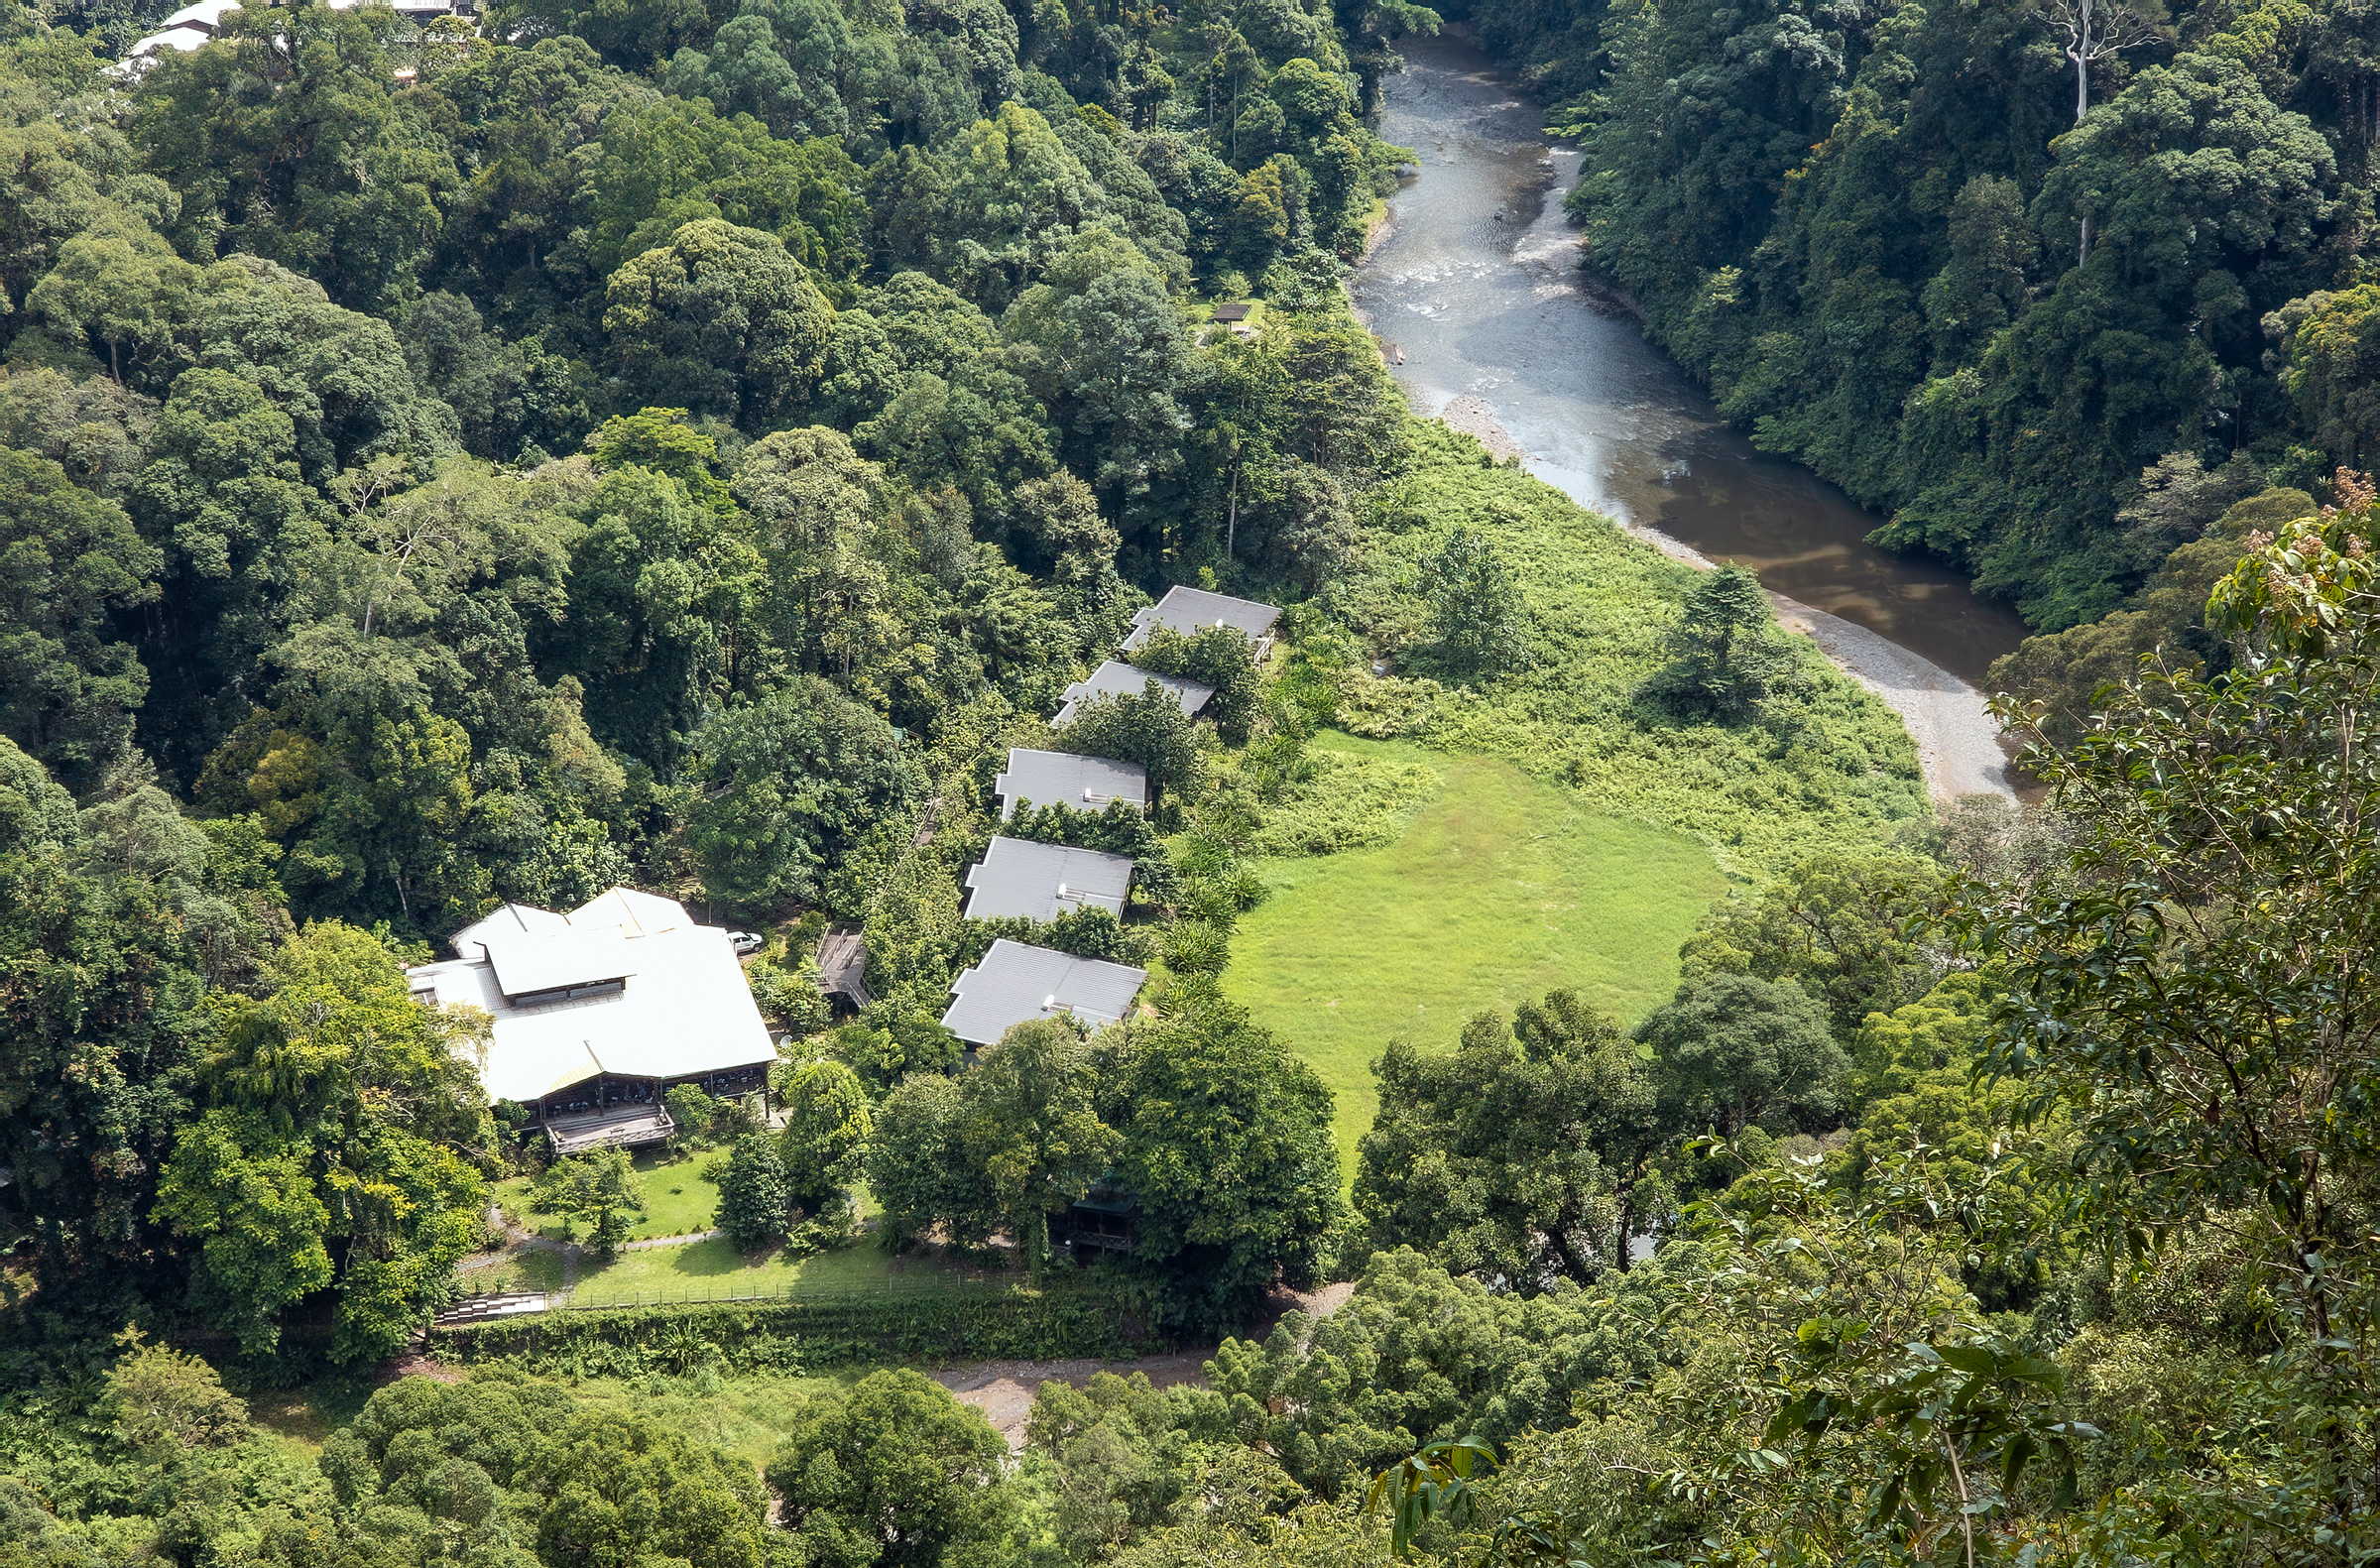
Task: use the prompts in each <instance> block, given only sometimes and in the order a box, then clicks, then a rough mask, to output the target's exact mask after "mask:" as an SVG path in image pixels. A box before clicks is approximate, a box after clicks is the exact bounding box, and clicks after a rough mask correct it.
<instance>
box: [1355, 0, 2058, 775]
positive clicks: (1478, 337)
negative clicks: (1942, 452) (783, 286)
mask: <svg viewBox="0 0 2380 1568" xmlns="http://www.w3.org/2000/svg"><path fill="white" fill-rule="evenodd" d="M1400 48H1401V49H1402V50H1403V53H1404V55H1405V58H1406V61H1407V63H1406V68H1405V70H1404V72H1403V73H1402V74H1400V75H1397V76H1394V77H1391V78H1390V79H1389V80H1388V82H1387V85H1386V108H1385V112H1384V114H1383V117H1382V124H1381V126H1380V134H1381V135H1382V136H1384V137H1385V138H1386V139H1387V140H1389V141H1390V142H1393V143H1396V144H1398V145H1400V146H1404V147H1410V148H1413V149H1414V150H1415V151H1416V152H1417V153H1418V154H1419V155H1420V159H1421V172H1420V173H1419V174H1418V175H1416V176H1413V177H1410V178H1409V179H1408V180H1407V181H1405V184H1404V186H1403V188H1402V189H1401V190H1400V191H1399V192H1398V193H1397V195H1396V196H1395V198H1394V199H1393V200H1392V201H1391V202H1390V205H1389V216H1388V223H1387V226H1386V228H1385V230H1384V231H1383V232H1382V234H1381V235H1380V237H1379V238H1378V239H1377V241H1376V243H1375V244H1374V245H1373V247H1372V250H1371V252H1370V254H1369V255H1368V257H1367V259H1366V261H1365V263H1364V265H1363V266H1362V267H1361V268H1359V269H1358V270H1357V273H1356V275H1355V277H1354V278H1353V279H1352V280H1351V282H1350V292H1351V294H1352V295H1353V297H1354V299H1355V302H1356V307H1357V309H1358V311H1359V312H1360V313H1361V314H1362V315H1363V317H1364V318H1365V320H1366V321H1367V322H1368V324H1369V325H1370V327H1371V329H1372V331H1373V333H1374V335H1376V336H1377V337H1378V338H1379V339H1380V341H1381V343H1382V345H1383V352H1385V353H1386V354H1387V355H1388V358H1389V360H1390V363H1391V366H1392V368H1393V370H1394V373H1395V375H1396V378H1397V380H1398V382H1399V383H1400V384H1402V385H1403V387H1404V389H1405V392H1406V395H1407V397H1408V398H1409V399H1410V400H1411V401H1412V403H1413V406H1414V408H1415V409H1416V410H1417V411H1418V412H1420V413H1422V414H1424V415H1432V416H1438V417H1441V418H1444V419H1445V420H1446V421H1447V422H1449V423H1451V424H1453V425H1455V426H1456V427H1457V428H1459V429H1467V430H1470V431H1471V432H1472V433H1473V434H1476V435H1480V436H1482V437H1483V438H1484V439H1487V441H1488V442H1489V444H1490V445H1491V446H1493V447H1496V448H1497V449H1498V450H1502V451H1512V450H1517V451H1518V452H1519V453H1521V454H1522V455H1523V456H1524V457H1525V459H1526V461H1527V464H1528V467H1529V469H1530V470H1531V471H1532V472H1534V473H1535V474H1537V475H1538V477H1540V478H1542V479H1544V480H1545V481H1546V482H1548V483H1549V484H1552V485H1555V486H1558V487H1559V488H1560V489H1562V490H1563V491H1565V492H1567V493H1568V494H1569V495H1570V496H1571V497H1572V498H1573V499H1574V500H1576V501H1578V502H1579V503H1580V504H1581V505H1582V506H1585V507H1588V508H1591V509H1592V510H1594V511H1597V512H1601V513H1603V514H1605V515H1606V516H1608V517H1611V518H1614V519H1616V520H1618V521H1619V522H1620V523H1621V524H1623V525H1624V526H1626V527H1628V528H1629V529H1631V530H1632V531H1634V532H1636V533H1637V534H1639V535H1641V536H1643V537H1644V538H1646V539H1648V540H1650V541H1652V542H1653V543H1656V544H1659V545H1661V546H1662V547H1664V548H1666V549H1668V550H1670V551H1671V553H1673V554H1677V555H1679V556H1681V557H1682V558H1687V559H1694V560H1698V561H1705V562H1707V561H1709V560H1727V561H1740V562H1741V563H1743V564H1744V565H1746V566H1749V567H1751V568H1752V569H1753V570H1755V571H1756V572H1758V573H1759V575H1760V580H1761V582H1762V583H1763V584H1764V585H1766V586H1767V588H1768V589H1769V591H1770V594H1771V596H1772V598H1774V599H1775V600H1776V602H1777V604H1778V611H1779V615H1780V617H1781V618H1782V619H1783V620H1784V621H1785V622H1786V624H1787V625H1789V626H1792V627H1794V628H1795V629H1797V630H1800V631H1804V632H1807V633H1809V634H1810V635H1811V636H1813V637H1814V638H1816V640H1817V641H1818V643H1819V645H1820V646H1821V647H1822V648H1824V649H1825V650H1826V652H1827V654H1828V655H1829V657H1831V658H1833V659H1834V660H1835V661H1836V663H1839V664H1841V665H1842V666H1843V667H1844V669H1846V670H1848V671H1849V672H1850V673H1851V674H1853V675H1854V676H1856V677H1858V678H1859V679H1860V680H1861V681H1862V682H1863V683H1865V684H1866V685H1868V686H1869V687H1870V688H1871V689H1873V690H1875V691H1876V692H1877V693H1878V694H1879V695H1881V696H1882V697H1883V698H1884V699H1885V700H1886V701H1887V702H1890V703H1891V704H1892V705H1893V707H1894V708H1895V709H1896V710H1897V711H1899V712H1900V713H1901V715H1902V717H1903V718H1904V719H1905V720H1907V721H1908V723H1909V727H1910V730H1911V733H1912V734H1913V735H1915V737H1916V739H1917V742H1918V747H1919V751H1920V753H1921V754H1922V756H1923V757H1924V760H1925V764H1926V771H1927V776H1928V780H1929V782H1930V784H1931V785H1932V788H1933V792H1934V793H1935V794H1936V795H1937V796H1938V797H1941V798H1945V799H1948V798H1951V797H1954V796H1957V795H1961V794H1971V793H1979V792H1988V793H1994V794H2001V795H2006V794H2008V793H2009V785H2008V782H2007V779H2006V775H2005V761H2006V758H2005V754H2004V753H2003V751H2002V750H2001V747H2000V745H1999V741H1998V736H1997V732H1996V730H1995V728H1994V727H1993V726H1992V724H1991V722H1990V719H1989V717H1988V715H1986V714H1985V713H1984V711H1983V699H1982V695H1981V693H1980V692H1979V691H1978V690H1977V689H1976V683H1977V682H1979V681H1980V680H1981V679H1982V677H1983V672H1984V669H1985V667H1986V666H1987V665H1989V663H1991V661H1992V660H1993V659H1995V658H1997V657H1998V656H2000V655H2001V654H2004V653H2006V652H2008V651H2009V650H2010V649H2012V648H2014V647H2015V646H2016V645H2017V643H2018V642H2019V641H2021V640H2022V639H2023V637H2024V635H2025V628H2024V624H2023V622H2022V621H2020V620H2019V619H2018V618H2017V616H2016V615H2015V613H2014V612H2013V611H2012V610H2009V609H2008V608H2006V607H2005V606H2002V605H1998V604H1994V603H1992V602H1990V601H1987V600H1984V599H1981V598H1978V597H1977V596H1976V595H1975V594H1974V593H1973V592H1972V591H1971V590H1970V589H1969V587H1968V586H1967V583H1966V580H1965V579H1964V578H1963V577H1962V576H1960V575H1959V574H1958V573H1956V572H1954V571H1952V570H1950V569H1949V568H1947V567H1944V566H1942V565H1940V564H1938V563H1934V562H1930V561H1923V560H1916V559H1911V558H1908V557H1904V556H1899V555H1894V554H1891V553H1888V552H1887V551H1884V550H1880V549H1878V548H1876V547H1875V546H1874V545H1872V544H1869V543H1867V542H1866V536H1867V534H1868V532H1869V531H1870V530H1872V529H1874V528H1875V527H1876V526H1877V525H1878V523H1879V522H1880V521H1881V520H1880V519H1878V518H1877V517H1876V516H1875V515H1874V514H1873V513H1870V512H1867V511H1864V510H1862V509H1861V508H1860V507H1859V506H1857V505H1856V504H1855V503H1853V502H1852V501H1851V499H1850V498H1849V497H1848V496H1846V495H1844V493H1843V492H1842V491H1841V490H1839V489H1837V488H1836V487H1835V486H1833V485H1830V484H1828V483H1827V482H1826V481H1825V480H1822V479H1820V478H1818V477H1817V476H1816V475H1814V474H1812V473H1810V472H1809V471H1808V470H1807V469H1804V468H1802V467H1800V466H1798V465H1797V464H1794V463H1792V462H1789V461H1787V460H1786V459H1783V458H1780V457H1774V456H1770V455H1768V454H1766V453H1762V452H1759V451H1756V450H1754V449H1753V447H1752V445H1751V443H1750V442H1749V441H1748V440H1746V439H1745V438H1744V436H1743V435H1742V434H1741V433H1740V432H1738V431H1736V430H1735V429H1733V428H1731V427H1730V426H1729V425H1727V423H1726V422H1725V421H1723V420H1722V419H1721V418H1720V417H1719V414H1718V412H1717V410H1715V409H1714V408H1713V407H1712V406H1711V401H1710V399H1709V398H1708V397H1707V396H1706V395H1705V394H1704V393H1703V391H1702V390H1701V388H1699V387H1698V386H1697V385H1696V384H1695V382H1694V381H1693V380H1692V378H1690V377H1689V376H1687V375H1686V373H1685V372H1684V371H1682V370H1681V369H1679V368H1678V367H1677V366H1676V365H1675V364H1673V363H1672V362H1671V361H1670V360H1669V359H1668V358H1667V357H1666V356H1664V355H1663V354H1662V353H1661V351H1660V350H1659V349H1657V348H1655V347H1654V346H1653V345H1652V344H1651V343H1649V342H1648V341H1646V340H1645V338H1644V336H1643V334H1642V333H1641V332H1640V331H1639V330H1638V328H1637V325H1636V323H1635V322H1634V320H1632V319H1630V318H1628V317H1626V316H1624V315H1621V314H1618V313H1616V312H1614V311H1611V310H1610V309H1608V308H1607V307H1606V308H1599V307H1598V304H1597V302H1595V301H1594V299H1593V297H1592V296H1591V294H1590V292H1589V290H1588V288H1587V281H1586V279H1585V278H1584V277H1583V276H1582V275H1581V274H1580V272H1579V270H1578V267H1577V260H1578V239H1577V234H1576V231H1575V230H1573V229H1572V228H1571V227H1570V225H1569V223H1568V221H1567V220H1566V219H1565V217H1564V215H1563V213H1562V209H1561V201H1560V196H1561V194H1562V192H1564V191H1567V190H1568V189H1569V188H1570V186H1571V185H1572V184H1573V183H1574V182H1575V181H1576V180H1577V177H1578V170H1579V155H1578V153H1577V152H1576V151H1575V150H1574V149H1571V148H1568V147H1564V146H1562V145H1560V144H1558V143H1555V142H1552V141H1550V140H1549V139H1548V138H1547V137H1546V136H1545V134H1544V132H1543V130H1542V126H1543V123H1544V122H1543V113H1544V111H1543V109H1542V108H1541V106H1539V105H1538V104H1536V103H1535V102H1533V101H1532V100H1531V99H1530V98H1528V96H1527V95H1526V94H1525V93H1524V92H1523V91H1522V90H1521V89H1520V88H1519V86H1518V85H1517V83H1516V82H1515V81H1514V80H1513V78H1512V77H1511V75H1510V74H1509V73H1508V72H1507V71H1505V70H1504V69H1503V68H1502V67H1501V66H1500V65H1498V64H1497V63H1496V62H1495V60H1493V59H1492V58H1491V57H1489V56H1488V55H1487V54H1486V53H1485V52H1484V51H1482V50H1481V49H1480V48H1479V47H1478V46H1477V45H1476V44H1474V43H1472V42H1471V41H1469V40H1468V39H1466V38H1463V37H1460V36H1456V35H1455V34H1454V33H1453V32H1452V31H1451V30H1450V34H1449V36H1447V37H1442V38H1437V39H1412V40H1408V41H1406V42H1405V43H1404V44H1403V45H1401V46H1400Z"/></svg>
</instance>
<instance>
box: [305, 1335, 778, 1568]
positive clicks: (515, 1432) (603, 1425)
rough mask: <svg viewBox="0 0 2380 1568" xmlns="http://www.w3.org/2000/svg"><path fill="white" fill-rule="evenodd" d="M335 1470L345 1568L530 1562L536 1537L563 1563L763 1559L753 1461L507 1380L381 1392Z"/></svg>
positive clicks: (332, 1464)
mask: <svg viewBox="0 0 2380 1568" xmlns="http://www.w3.org/2000/svg"><path fill="white" fill-rule="evenodd" d="M322 1469H323V1473H324V1474H325V1475H327V1476H328V1477H329V1478H330V1480H331V1483H332V1486H333V1488H334V1489H335V1491H336V1493H337V1495H338V1501H339V1510H338V1517H337V1518H336V1520H335V1521H333V1523H334V1528H333V1529H332V1530H330V1531H326V1532H325V1533H326V1534H328V1535H329V1536H330V1541H329V1542H327V1543H325V1544H330V1545H332V1549H333V1550H335V1551H338V1552H339V1553H340V1555H338V1556H335V1557H333V1558H331V1560H332V1561H336V1562H340V1563H345V1562H349V1561H358V1562H360V1561H364V1560H367V1559H366V1558H365V1556H364V1553H365V1552H367V1551H369V1550H372V1549H375V1548H382V1549H385V1547H386V1546H387V1545H388V1544H390V1543H393V1542H398V1541H403V1542H406V1543H408V1544H409V1545H413V1546H414V1548H415V1550H416V1551H421V1552H423V1553H424V1557H425V1560H431V1561H441V1562H444V1561H451V1562H464V1561H471V1560H474V1559H475V1558H478V1557H481V1556H483V1555H486V1554H490V1553H493V1552H508V1553H518V1554H521V1555H524V1556H526V1555H527V1554H526V1553H523V1552H522V1547H521V1545H520V1544H517V1543H520V1542H523V1541H534V1542H535V1543H536V1555H535V1558H534V1559H531V1560H535V1561H540V1562H545V1563H555V1564H560V1563H577V1562H589V1561H597V1560H600V1558H599V1556H598V1555H597V1550H596V1549H599V1548H600V1547H602V1546H609V1547H610V1548H612V1549H614V1550H618V1551H620V1552H623V1553H636V1554H639V1555H651V1556H654V1557H663V1558H667V1557H675V1558H679V1559H681V1560H686V1561H690V1562H695V1563H703V1564H713V1565H720V1568H727V1565H757V1564H759V1563H761V1562H762V1561H764V1560H765V1558H764V1552H765V1547H764V1544H763V1540H764V1536H763V1532H764V1521H765V1519H766V1517H767V1507H766V1504H765V1502H764V1494H763V1492H762V1490H761V1483H760V1477H759V1476H757V1475H755V1474H754V1472H753V1468H752V1466H751V1465H750V1463H748V1462H746V1461H744V1460H740V1459H736V1458H734V1457H733V1456H731V1455H728V1454H726V1453H722V1452H720V1451H719V1450H717V1449H713V1448H709V1447H706V1446H704V1445H702V1444H701V1443H699V1442H697V1441H695V1440H694V1439H692V1438H689V1437H688V1436H686V1435H685V1434H684V1433H682V1432H679V1431H677V1430H675V1429H673V1428H671V1427H670V1426H668V1425H666V1424H664V1423H662V1422H660V1421H657V1420H654V1419H652V1418H651V1417H648V1416H643V1415H636V1414H617V1413H612V1412H608V1411H598V1410H595V1409H589V1408H582V1407H580V1406H579V1405H578V1404H577V1402H576V1401H575V1400H573V1399H572V1398H571V1396H570V1395H569V1394H568V1393H567V1392H565V1391H564V1390H563V1389H562V1388H561V1387H559V1386H556V1385H553V1384H540V1383H536V1382H535V1381H533V1380H530V1379H528V1378H524V1377H522V1376H521V1375H519V1374H518V1373H510V1372H507V1371H504V1370H483V1371H479V1372H476V1373H474V1374H473V1375H472V1376H471V1377H470V1378H468V1379H466V1380H465V1381H463V1382H461V1383H459V1384H439V1383H433V1382H431V1381H430V1380H428V1379H425V1378H408V1379H406V1380H404V1381H402V1382H400V1383H396V1384H393V1385H391V1386H389V1387H385V1388H382V1389H381V1390H380V1391H379V1392H377V1393H375V1394H374V1395H373V1396H372V1398H371V1399H370V1401H368V1402H367V1403H366V1404H365V1406H364V1408H363V1409H362V1410H361V1411H360V1412H359V1413H358V1414H357V1416H356V1418H355V1420H354V1422H353V1423H352V1424H351V1425H349V1426H347V1427H345V1428H343V1429H342V1430H340V1431H339V1432H338V1433H336V1434H335V1435H334V1436H333V1437H332V1439H331V1441H330V1442H329V1443H328V1444H326V1445H325V1446H324V1449H323V1455H322ZM293 1544H295V1543H293ZM591 1548H596V1549H591ZM349 1554H352V1555H349Z"/></svg>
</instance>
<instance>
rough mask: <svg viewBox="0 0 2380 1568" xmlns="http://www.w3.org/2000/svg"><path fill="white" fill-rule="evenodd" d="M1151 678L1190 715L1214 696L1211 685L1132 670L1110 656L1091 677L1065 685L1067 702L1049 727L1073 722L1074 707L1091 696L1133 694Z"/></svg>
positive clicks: (1142, 688)
mask: <svg viewBox="0 0 2380 1568" xmlns="http://www.w3.org/2000/svg"><path fill="white" fill-rule="evenodd" d="M1152 680H1153V681H1155V682H1156V683H1157V686H1158V688H1159V689H1161V690H1164V691H1169V692H1171V693H1172V694H1173V699H1174V700H1175V701H1176V702H1179V703H1180V704H1181V705H1182V711H1183V712H1184V713H1187V714H1189V715H1190V716H1191V717H1193V718H1195V717H1197V715H1198V710H1199V709H1201V708H1203V707H1205V706H1206V705H1207V699H1208V698H1209V697H1212V696H1213V695H1215V688H1214V687H1213V686H1206V685H1201V684H1199V683H1198V682H1197V681H1195V680H1184V679H1183V678H1181V677H1180V676H1179V675H1152V674H1150V673H1149V672H1148V671H1147V670H1145V669H1134V668H1133V667H1132V666H1131V665H1130V664H1121V663H1117V662H1116V661H1115V660H1113V659H1111V660H1109V661H1108V662H1107V663H1104V664H1101V665H1100V666H1099V667H1098V668H1097V669H1095V670H1093V671H1092V672H1091V678H1090V679H1088V680H1078V681H1076V682H1075V683H1074V684H1073V685H1071V686H1068V687H1067V688H1066V705H1065V706H1064V707H1062V708H1060V709H1058V712H1057V716H1056V717H1055V718H1053V719H1051V720H1050V721H1049V727H1050V728H1051V729H1053V730H1062V729H1064V728H1065V727H1066V726H1067V725H1069V724H1072V723H1073V722H1074V715H1075V710H1076V709H1077V708H1079V707H1081V706H1082V705H1083V704H1084V703H1086V702H1089V701H1090V700H1091V699H1092V698H1094V697H1136V696H1138V695H1139V694H1140V693H1141V692H1143V691H1145V690H1146V689H1148V683H1149V682H1150V681H1152Z"/></svg>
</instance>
